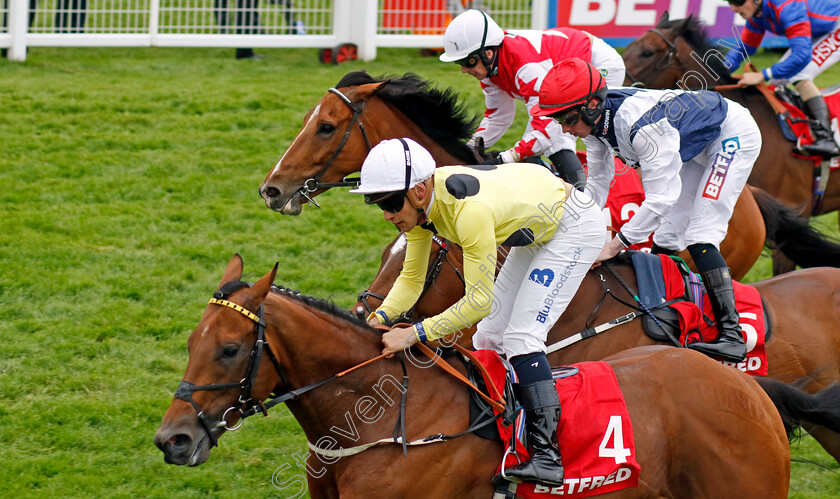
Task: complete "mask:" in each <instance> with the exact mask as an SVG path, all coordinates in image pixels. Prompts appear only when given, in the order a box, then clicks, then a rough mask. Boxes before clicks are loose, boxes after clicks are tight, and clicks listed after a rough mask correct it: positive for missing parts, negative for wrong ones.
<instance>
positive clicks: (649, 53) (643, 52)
mask: <svg viewBox="0 0 840 499" xmlns="http://www.w3.org/2000/svg"><path fill="white" fill-rule="evenodd" d="M652 55H653V51H651V50H643V51H642V57H650V56H652Z"/></svg>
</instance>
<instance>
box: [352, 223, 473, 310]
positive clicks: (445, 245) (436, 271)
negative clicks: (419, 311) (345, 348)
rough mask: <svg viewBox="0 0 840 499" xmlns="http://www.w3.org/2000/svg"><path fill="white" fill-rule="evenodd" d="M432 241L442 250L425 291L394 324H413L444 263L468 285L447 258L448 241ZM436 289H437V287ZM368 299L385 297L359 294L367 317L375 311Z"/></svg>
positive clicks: (430, 269)
mask: <svg viewBox="0 0 840 499" xmlns="http://www.w3.org/2000/svg"><path fill="white" fill-rule="evenodd" d="M432 240H433V241H434V242H436V243H437V244H438V246H440V249H439V250H438V252H437V256H435V261H434V262H433V263H432V265H431V267H430V268H429V272H428V273H427V274H426V282H424V283H423V291H421V292H420V296H419V297H418V298H417V300H416V301H415V302H414V306H412V307H411V308H410V309H409V310H408V311H407V312H404V313H403V314H402V315H400V316H399V317H397V318H396V319H394V320H393V321H392V322H393V323H394V324H398V323H401V322H411V315H412V314H413V313H414V309H415V308H417V304H418V303H420V300H422V299H423V297H424V296H426V293H427V292H428V291H429V289H431V288H432V287H434V285H435V279H437V276H438V274H440V271H441V269H442V268H443V262H446V263H448V264H449V266H450V267H452V270H454V271H455V275H457V276H458V278H459V279H461V282H462V283H463V284H464V286H466V285H467V283H466V281H464V276H463V275H462V274H461V271H459V270H458V269H457V268H456V267H455V266H454V265H452V262H450V261H449V259H448V258H447V255H448V254H449V244H448V243H447V241H446V240H445V239H443V238H441V237H438V236H432ZM435 289H437V288H436V287H435ZM438 292H440V290H438ZM368 297H372V298H376V299H377V300H380V301H384V300H385V297H384V296H382V295H380V294H379V293H374V292H372V291H370V290H368V289H366V290H364V291H362V292H361V293H359V297H358V299H357V300H356V301H360V302H362V306H364V307H365V312H366V313H367V315H370V314H371V313H372V312H373V310H374V309H373V307H372V306H371V305H370V303H369V302H368Z"/></svg>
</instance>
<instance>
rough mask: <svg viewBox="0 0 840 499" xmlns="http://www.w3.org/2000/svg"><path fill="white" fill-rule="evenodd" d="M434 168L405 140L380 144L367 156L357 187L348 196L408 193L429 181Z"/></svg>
mask: <svg viewBox="0 0 840 499" xmlns="http://www.w3.org/2000/svg"><path fill="white" fill-rule="evenodd" d="M435 166H436V165H435V159H434V158H433V157H432V155H431V154H430V153H429V151H427V150H426V149H425V148H424V147H423V146H421V145H420V144H418V143H417V142H415V141H413V140H411V139H409V138H405V139H389V140H383V141H382V142H380V143H378V144H376V146H374V148H373V149H371V150H370V152H369V153H368V155H367V158H365V162H364V163H363V164H362V174H361V179H362V182H361V185H359V187H358V188H356V189H353V190H351V191H350V192H352V193H357V194H375V193H385V192H396V191H403V190H408V189H410V188H412V187H414V186H415V185H417V184H419V183H420V182H422V181H424V180H426V179H427V178H429V177H431V176H432V174H433V173H434V172H435Z"/></svg>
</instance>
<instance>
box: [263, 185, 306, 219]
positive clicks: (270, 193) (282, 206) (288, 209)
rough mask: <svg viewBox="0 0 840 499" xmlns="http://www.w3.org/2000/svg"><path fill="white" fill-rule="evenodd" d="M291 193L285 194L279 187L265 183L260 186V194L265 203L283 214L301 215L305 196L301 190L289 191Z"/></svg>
mask: <svg viewBox="0 0 840 499" xmlns="http://www.w3.org/2000/svg"><path fill="white" fill-rule="evenodd" d="M287 192H291V193H290V194H283V191H282V190H280V189H278V188H277V187H274V186H270V185H265V184H264V185H263V186H262V187H260V196H262V198H263V199H265V205H266V207H268V208H269V209H271V210H274V211H276V212H278V213H281V214H283V215H292V216H294V215H300V212H301V211H302V209H303V196H302V195H301V193H300V190H295V191H287Z"/></svg>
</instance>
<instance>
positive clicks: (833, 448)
mask: <svg viewBox="0 0 840 499" xmlns="http://www.w3.org/2000/svg"><path fill="white" fill-rule="evenodd" d="M441 244H443V245H444V246H445V248H443V247H442V246H441ZM442 253H444V258H443V259H441V254H442ZM499 255H500V258H502V255H503V252H500V253H499ZM429 258H430V265H429V269H434V268H435V265H434V262H438V261H442V262H444V264H443V265H439V266H438V267H439V270H438V271H437V272H436V273H435V274H434V278H433V279H431V280H430V279H427V281H426V284H425V286H424V290H425V292H424V293H423V295H422V296H421V298H420V300H418V302H417V303H416V304H415V306H414V308H413V309H412V310H411V311H410V312H411V313H410V314H409V316H408V317H404V318H399V321H400V322H416V321H419V320H421V319H424V318H426V317H432V316H434V315H437V314H439V313H440V312H442V311H444V310H445V309H446V308H448V307H449V306H450V305H452V304H454V303H455V302H456V301H458V300H459V299H460V298H461V297H462V296H463V295H464V281H463V278H462V277H461V274H460V272H461V270H462V268H463V252H462V250H461V248H460V247H459V246H458V245H456V244H452V243H449V242H447V241H445V240H440V239H438V240H436V242H435V244H433V245H432V250H431V254H430V257H429ZM404 261H405V235H403V234H400V235H399V236H397V238H396V239H395V240H394V241H393V242H392V243H391V244H389V245H388V246H387V247H386V248H385V249H384V250H383V252H382V264H381V266H380V267H379V271H378V273H377V275H376V277H375V278H374V280H373V282H372V283H371V285H370V286H369V287H368V288H367V289H366V290H365V291H363V292H362V293H361V294H360V295H359V301H358V302H357V303H356V305H355V307H354V309H353V312H354V313H355V314H356V315H357V316H359V317H360V318H361V317H365V318H366V317H367V315H368V314H369V312H370V311H371V310H375V309H376V308H378V307H379V305H381V303H382V299H384V297H385V296H387V295H388V292H389V291H390V290H391V287H393V285H394V282H395V281H396V279H397V277H398V276H399V273H400V270H401V269H402V264H403V262H404ZM611 265H612V266H613V267H612V268H613V269H614V270H615V271H616V273H617V274H618V275H619V276H620V277H621V279H622V280H623V281H624V282H625V283H630V286H631V288H632V287H635V283H636V274H635V271H634V270H633V268H632V266H630V265H628V264H625V263H621V262H615V263H612V264H611ZM429 275H431V270H430V274H429ZM752 286H754V287H755V288H756V289H758V291H759V293H760V294H761V297H762V299H763V301H764V304H765V308H766V310H767V316H768V317H769V319H770V323H771V324H772V334H771V335H770V339H769V341H767V343H766V345H765V346H766V353H767V361H768V376H769V377H770V378H773V379H777V380H779V381H782V382H786V383H789V382H793V381H794V380H802V381H801V383H802V386H801V388H803V389H804V390H805V391H807V392H810V393H816V392H818V391H820V390H822V389H824V388H826V387H827V386H829V385H831V384H832V383H835V382H837V381H840V334H838V333H840V331H839V329H840V326H838V324H840V269H835V268H813V269H803V270H796V271H794V272H789V273H787V274H783V275H781V276H777V277H773V278H771V279H767V280H764V281H760V282H757V283H755V284H752ZM628 304H633V295H631V294H629V293H628V292H627V290H626V289H625V288H624V287H623V285H622V284H621V282H619V281H618V280H617V279H616V277H614V276H613V275H612V273H611V272H608V271H606V270H605V269H604V268H601V267H599V268H595V269H592V270H590V271H589V273H588V274H587V275H586V277H585V278H584V280H583V282H582V284H581V286H580V288H579V289H578V291H577V294H576V295H575V297H574V298H573V299H572V301H571V303H570V304H569V307H568V308H567V309H566V311H565V312H564V313H563V315H562V316H561V318H560V320H558V321H557V323H556V324H554V326H553V327H552V328H551V330H550V331H549V333H548V339H547V340H546V345H548V346H549V347H550V346H551V345H552V344H554V343H557V342H559V341H561V340H564V339H566V338H569V337H570V336H573V335H575V334H577V333H579V332H581V331H583V330H584V329H586V328H587V327H593V326H596V325H599V324H604V323H606V322H608V321H611V320H613V319H616V318H618V317H622V316H624V315H626V314H628V313H630V312H633V311H637V312H638V311H639V310H640V309H638V308H635V309H634V308H633V307H632V306H629V305H628ZM474 328H475V326H473V327H472V329H471V330H469V331H468V332H467V334H464V335H462V336H461V337H460V338H459V342H460V341H461V338H462V339H463V340H464V342H465V343H464V344H465V345H469V336H470V333H472V332H474ZM655 344H657V342H655V341H654V340H653V339H651V338H650V337H649V336H648V335H647V334H645V332H644V331H643V329H642V324H641V321H640V320H638V319H636V320H632V321H629V322H626V323H624V324H622V325H619V326H617V327H615V328H614V329H611V330H609V331H607V332H604V333H601V334H598V335H596V336H593V337H590V338H587V339H584V340H582V341H578V342H577V343H574V344H572V345H570V346H567V347H565V348H562V349H559V350H556V351H553V352H550V353H549V354H548V360H549V362H550V363H551V365H553V366H557V365H563V364H570V363H573V362H580V361H583V360H598V359H602V358H604V357H606V356H608V355H612V354H615V353H617V352H620V351H622V350H626V349H629V348H633V347H637V346H645V345H655ZM809 375H810V377H809V378H806V376H809ZM806 429H807V430H808V432H809V433H810V434H811V435H812V436H813V437H814V438H815V439H816V440H817V441H818V442H819V443H820V445H822V446H823V448H825V449H826V451H827V452H828V453H829V454H831V456H832V457H834V458H835V459H836V460H837V461H838V462H840V434H837V433H835V432H832V431H828V430H826V429H825V428H822V427H809V426H806Z"/></svg>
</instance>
